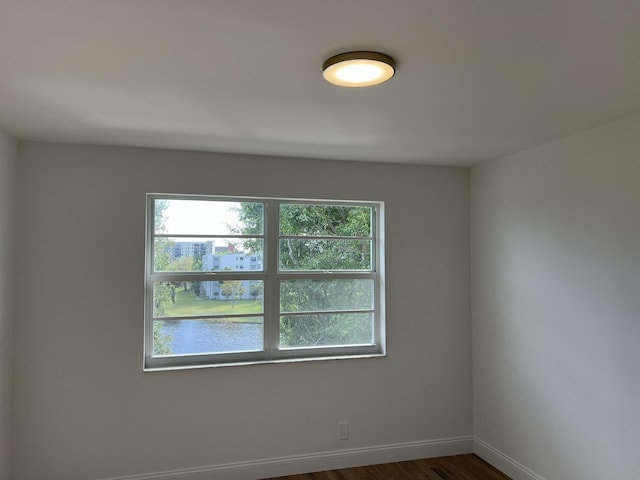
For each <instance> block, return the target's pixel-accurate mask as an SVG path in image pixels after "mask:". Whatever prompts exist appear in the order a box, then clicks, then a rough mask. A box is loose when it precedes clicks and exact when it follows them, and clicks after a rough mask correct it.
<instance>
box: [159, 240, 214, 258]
mask: <svg viewBox="0 0 640 480" xmlns="http://www.w3.org/2000/svg"><path fill="white" fill-rule="evenodd" d="M213 249H214V243H213V242H212V241H208V242H175V243H174V244H173V245H172V246H170V247H169V253H170V256H171V261H174V260H176V259H178V258H182V257H192V258H194V259H200V258H203V257H204V256H205V255H211V254H212V253H213V251H214V250H213Z"/></svg>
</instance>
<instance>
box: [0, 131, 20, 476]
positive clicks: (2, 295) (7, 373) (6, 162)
mask: <svg viewBox="0 0 640 480" xmlns="http://www.w3.org/2000/svg"><path fill="white" fill-rule="evenodd" d="M17 149H18V145H17V142H16V140H15V139H14V138H12V137H11V136H10V135H8V134H7V133H5V132H3V131H2V130H0V480H8V479H9V468H10V457H9V451H10V448H11V439H10V430H11V425H10V424H11V396H12V389H11V387H12V368H11V366H12V356H11V343H12V342H11V326H12V320H13V311H12V304H13V278H12V274H13V270H12V268H13V234H14V231H13V221H14V213H13V207H14V196H15V189H14V182H15V169H16V160H17V151H18V150H17Z"/></svg>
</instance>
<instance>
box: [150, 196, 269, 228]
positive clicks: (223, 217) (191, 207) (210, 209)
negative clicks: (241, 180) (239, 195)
mask: <svg viewBox="0 0 640 480" xmlns="http://www.w3.org/2000/svg"><path fill="white" fill-rule="evenodd" d="M154 203H155V205H154V207H155V218H154V231H155V233H162V234H169V235H230V234H249V235H262V234H263V219H264V213H263V210H264V209H263V205H262V203H253V202H233V201H220V200H171V199H156V200H155V202H154Z"/></svg>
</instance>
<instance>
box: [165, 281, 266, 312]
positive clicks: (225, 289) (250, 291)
mask: <svg viewBox="0 0 640 480" xmlns="http://www.w3.org/2000/svg"><path fill="white" fill-rule="evenodd" d="M263 292H264V285H263V282H262V280H225V281H223V282H220V281H215V282H214V281H212V282H204V281H203V282H156V283H154V284H153V316H154V317H155V318H169V317H195V316H198V315H243V314H252V313H256V314H261V313H262V312H263V307H262V298H263Z"/></svg>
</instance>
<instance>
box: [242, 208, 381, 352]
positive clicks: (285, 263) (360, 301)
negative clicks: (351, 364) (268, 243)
mask: <svg viewBox="0 0 640 480" xmlns="http://www.w3.org/2000/svg"><path fill="white" fill-rule="evenodd" d="M371 213H372V212H371V209H370V208H368V207H357V206H344V205H308V204H282V205H281V207H280V225H279V231H280V235H281V237H284V238H282V239H281V241H280V245H279V253H280V259H279V262H280V268H281V269H283V270H292V271H293V270H295V271H309V270H311V271H319V270H320V271H344V270H355V271H368V270H369V269H370V268H371V241H370V240H369V239H368V237H370V236H371ZM239 217H240V220H241V223H242V225H243V230H242V233H244V234H247V235H248V234H255V233H256V232H259V231H262V211H261V209H260V210H258V209H256V208H255V207H254V206H253V204H248V206H245V204H242V205H241V208H240V211H239ZM314 237H315V238H314ZM317 237H338V238H336V239H332V238H317ZM341 237H355V238H347V239H345V238H341ZM358 237H365V239H358ZM251 248H252V244H251V242H247V243H246V244H245V249H251ZM280 288H281V290H280V310H281V312H282V313H283V314H282V315H281V317H280V343H281V346H284V347H301V346H320V345H348V344H357V343H370V342H371V339H372V315H371V314H370V313H326V314H318V313H316V314H310V313H308V314H305V313H304V312H324V311H328V312H330V311H333V312H335V311H339V310H357V309H371V308H372V307H373V305H372V301H373V281H371V280H361V279H349V280H347V279H337V278H332V279H327V280H312V279H311V278H310V279H308V280H307V279H302V280H295V281H287V282H283V283H282V284H281V286H280ZM285 313H287V314H285Z"/></svg>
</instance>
